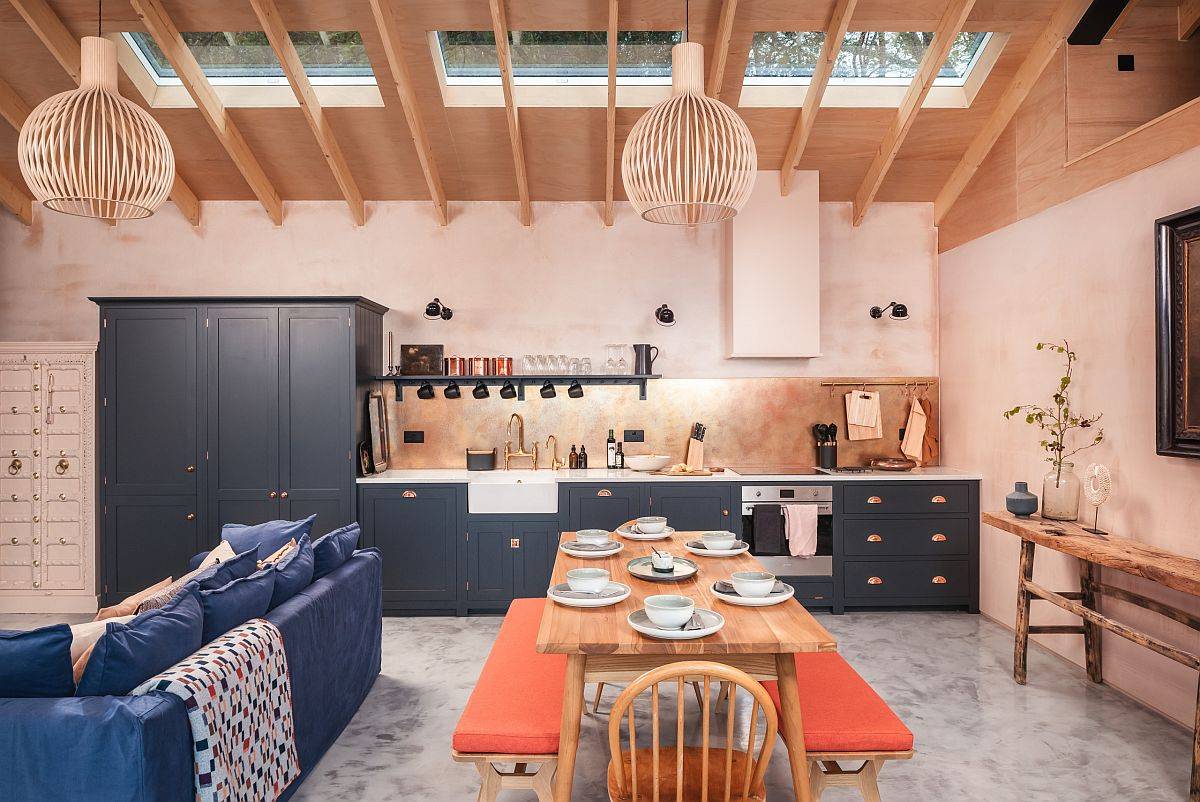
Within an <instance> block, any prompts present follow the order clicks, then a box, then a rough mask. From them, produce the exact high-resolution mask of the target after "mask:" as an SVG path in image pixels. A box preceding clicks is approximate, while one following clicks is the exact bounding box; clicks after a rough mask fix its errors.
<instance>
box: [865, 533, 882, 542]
mask: <svg viewBox="0 0 1200 802" xmlns="http://www.w3.org/2000/svg"><path fill="white" fill-rule="evenodd" d="M867 542H868V543H882V542H883V535H867Z"/></svg>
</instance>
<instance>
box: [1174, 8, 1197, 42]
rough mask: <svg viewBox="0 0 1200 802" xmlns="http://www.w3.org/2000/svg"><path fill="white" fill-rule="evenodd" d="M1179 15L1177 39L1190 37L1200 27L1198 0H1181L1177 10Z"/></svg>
mask: <svg viewBox="0 0 1200 802" xmlns="http://www.w3.org/2000/svg"><path fill="white" fill-rule="evenodd" d="M1177 13H1178V15H1179V41H1181V42H1183V41H1186V40H1187V39H1191V38H1192V34H1194V33H1195V32H1196V29H1197V28H1200V0H1182V2H1181V3H1180V4H1179V9H1178V11H1177Z"/></svg>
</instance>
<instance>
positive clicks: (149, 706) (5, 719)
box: [0, 549, 383, 802]
mask: <svg viewBox="0 0 1200 802" xmlns="http://www.w3.org/2000/svg"><path fill="white" fill-rule="evenodd" d="M381 566H382V561H381V556H380V554H379V552H378V551H376V550H375V549H365V550H361V551H357V552H355V553H354V555H353V556H352V557H350V559H349V560H347V561H346V562H345V563H344V564H343V565H342V566H341V567H339V568H337V569H336V570H334V571H333V572H332V573H330V574H329V575H327V576H324V577H322V578H321V579H318V580H317V581H316V582H313V583H312V584H311V585H309V586H308V587H307V588H305V589H304V590H302V591H300V593H299V594H297V595H296V596H294V597H293V598H291V599H289V600H287V601H286V602H284V603H283V604H281V605H279V606H278V607H276V608H275V609H274V610H272V611H271V612H269V613H267V615H266V616H265V617H266V619H267V620H269V621H271V622H272V623H274V624H275V625H276V626H277V627H279V629H280V631H282V633H283V641H284V651H285V652H286V653H287V659H288V670H289V673H290V675H291V682H292V710H293V715H294V718H295V726H296V746H297V750H298V752H299V755H300V767H301V769H302V774H301V776H300V778H299V779H297V780H296V781H295V782H293V783H292V784H291V786H290V787H289V788H288V790H287V792H286V793H284V795H283V796H282V797H281V799H287V798H289V797H291V796H292V794H294V793H295V791H296V789H297V788H298V787H299V786H300V784H301V783H302V782H303V781H304V778H305V777H307V776H308V774H309V773H310V772H311V771H312V770H313V768H314V767H315V766H316V764H317V761H318V760H320V759H321V756H322V755H324V754H325V751H326V750H327V749H329V747H330V746H331V745H332V744H333V742H334V740H336V739H337V737H338V735H340V734H341V732H342V730H343V729H344V728H345V726H346V725H347V724H348V723H350V719H351V718H353V716H354V714H355V712H356V711H357V710H358V708H359V705H361V704H362V702H363V700H364V699H365V698H366V696H367V692H368V691H369V690H370V689H371V686H372V685H373V684H374V682H375V678H376V677H377V676H378V675H379V671H380V662H381V651H380V648H381V637H382V626H383V624H382V622H383V608H382V592H381V590H382V586H381V580H382V572H381ZM194 799H195V791H194V776H193V770H192V739H191V735H190V731H189V728H188V720H187V713H186V712H185V711H184V707H183V703H182V702H181V701H180V700H179V699H178V698H177V697H175V696H171V695H168V694H163V693H159V692H151V693H149V694H146V695H145V696H95V697H68V698H64V699H0V800H5V802H26V800H29V801H30V802H32V800H39V801H40V802H52V801H53V802H59V801H60V800H63V801H65V800H88V802H192V801H193V800H194Z"/></svg>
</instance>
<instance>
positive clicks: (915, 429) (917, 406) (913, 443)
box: [900, 398, 926, 463]
mask: <svg viewBox="0 0 1200 802" xmlns="http://www.w3.org/2000/svg"><path fill="white" fill-rule="evenodd" d="M925 424H926V417H925V410H924V408H922V406H921V402H920V401H918V400H917V399H916V398H914V399H913V400H912V405H911V407H910V408H909V410H908V422H907V423H905V424H904V440H903V441H902V442H901V443H900V451H902V452H903V453H904V456H906V457H908V458H909V459H911V460H914V461H916V462H918V463H920V462H922V461H923V460H922V456H923V452H924V445H925Z"/></svg>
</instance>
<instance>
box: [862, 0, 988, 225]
mask: <svg viewBox="0 0 1200 802" xmlns="http://www.w3.org/2000/svg"><path fill="white" fill-rule="evenodd" d="M974 5H975V0H950V5H949V6H948V7H947V8H946V11H945V13H944V14H942V18H941V19H940V20H939V21H938V24H937V27H936V28H934V31H933V40H932V41H931V42H930V43H929V47H928V48H926V50H925V55H924V56H923V57H922V58H921V64H920V66H919V67H917V74H916V75H915V76H913V79H912V82H911V83H910V84H909V85H908V90H907V91H906V92H905V93H904V99H903V100H901V101H900V109H899V111H897V113H896V118H895V120H893V121H892V124H891V125H890V126H889V127H888V130H887V132H886V133H885V134H884V135H883V142H882V143H881V144H880V145H879V150H878V151H876V153H875V158H874V159H873V160H872V161H871V166H870V167H869V168H867V175H866V177H865V178H864V179H863V182H862V185H861V186H859V188H858V192H857V193H856V194H855V196H854V213H853V222H854V225H856V226H857V225H859V224H861V223H862V221H863V218H864V217H865V216H866V214H867V209H869V208H870V207H871V203H872V202H873V201H874V200H875V196H876V195H877V194H879V188H880V187H881V186H883V180H884V179H885V178H886V177H887V173H888V170H889V169H890V168H891V166H892V162H894V161H895V160H896V154H897V153H899V152H900V147H901V146H902V145H903V144H904V139H905V137H907V136H908V132H909V131H910V130H912V125H913V123H914V122H916V119H917V114H918V112H920V111H921V105H922V104H923V103H924V102H925V97H926V96H927V95H928V94H929V90H930V88H932V87H933V81H934V79H935V78H937V74H938V72H939V71H940V70H941V69H942V65H943V64H945V63H946V57H947V56H949V55H950V48H951V47H953V46H954V39H955V37H957V36H958V34H959V32H961V31H962V29H963V25H964V24H966V21H967V15H969V14H970V13H971V8H972V7H973V6H974Z"/></svg>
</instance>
